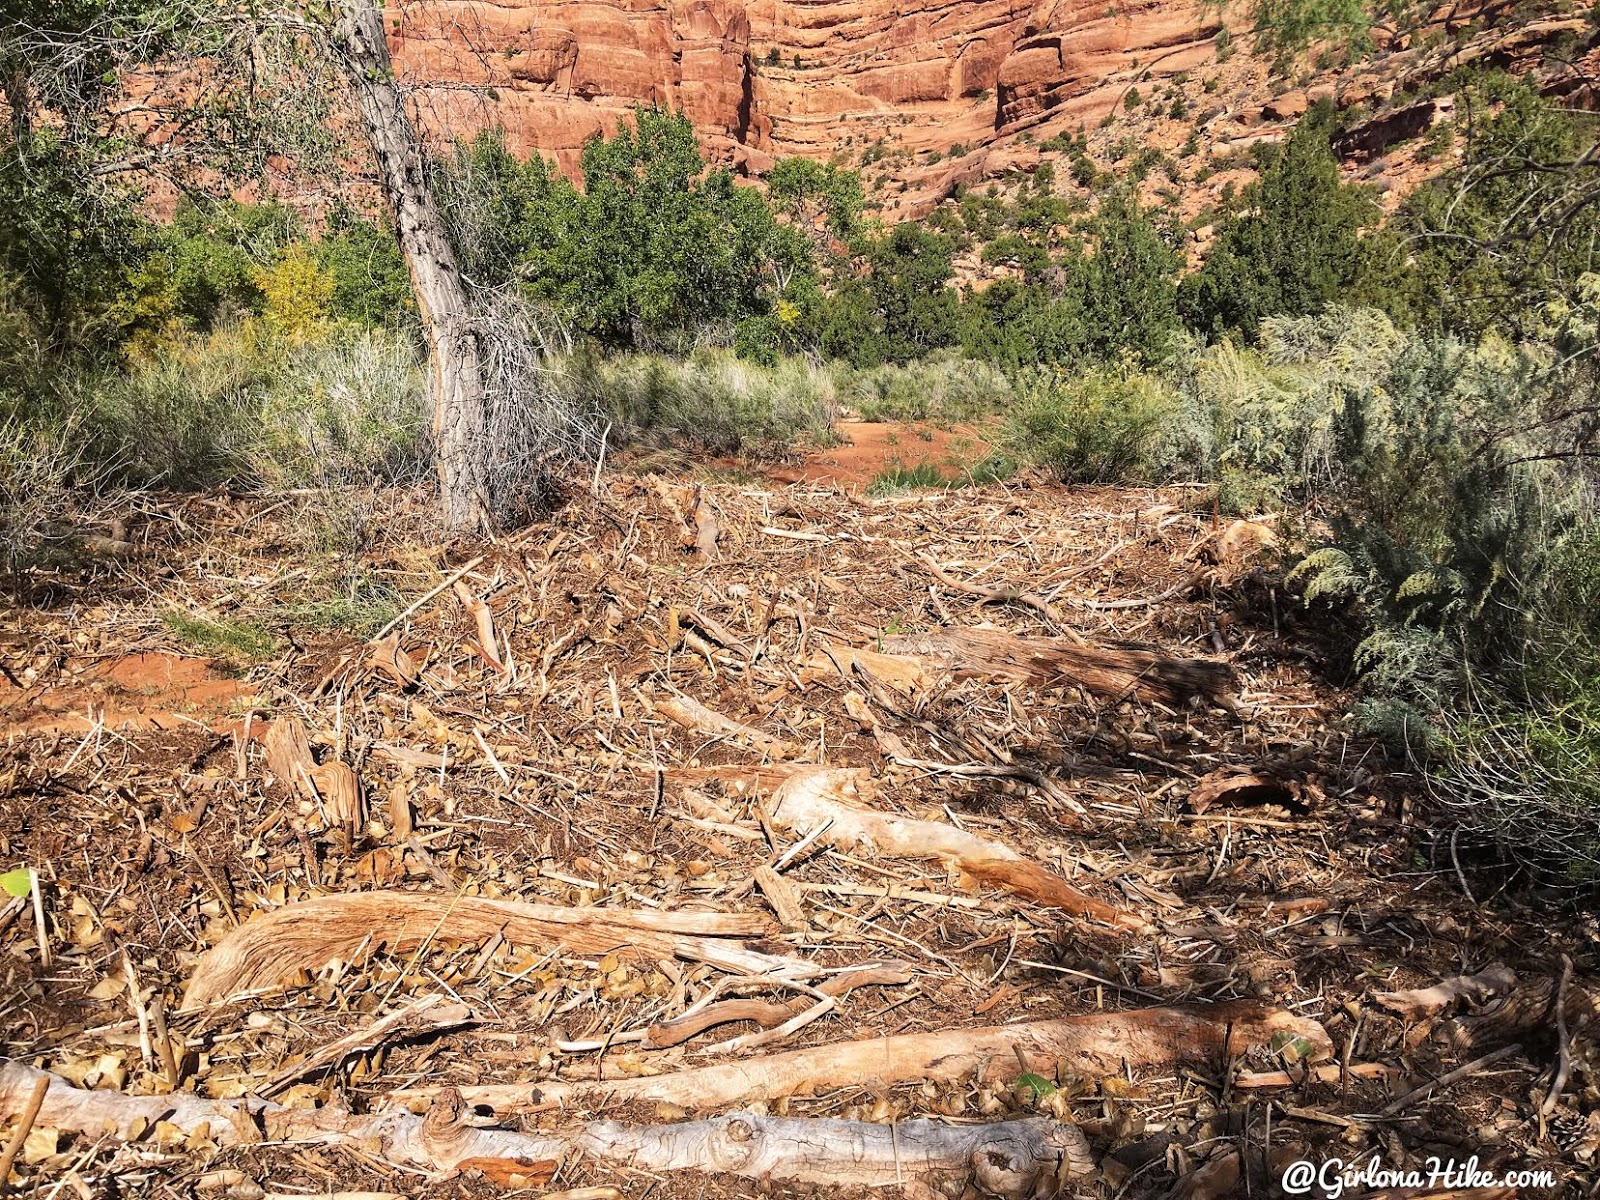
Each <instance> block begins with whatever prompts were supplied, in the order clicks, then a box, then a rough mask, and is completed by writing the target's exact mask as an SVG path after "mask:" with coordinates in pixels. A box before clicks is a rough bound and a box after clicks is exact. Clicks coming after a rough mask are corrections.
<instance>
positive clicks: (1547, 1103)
mask: <svg viewBox="0 0 1600 1200" xmlns="http://www.w3.org/2000/svg"><path fill="white" fill-rule="evenodd" d="M1571 982H1572V959H1571V958H1569V957H1567V955H1565V954H1563V955H1562V956H1561V982H1559V983H1558V984H1556V1075H1555V1078H1554V1079H1553V1080H1551V1081H1550V1090H1549V1091H1548V1092H1546V1093H1545V1094H1544V1103H1543V1104H1541V1105H1539V1120H1540V1122H1541V1123H1542V1122H1544V1121H1546V1120H1548V1119H1549V1117H1550V1114H1551V1113H1553V1112H1555V1110H1556V1104H1557V1103H1558V1102H1559V1101H1560V1099H1561V1090H1562V1089H1563V1088H1564V1087H1566V1086H1567V1077H1568V1076H1569V1075H1570V1074H1571V1073H1572V1049H1571V1047H1570V1046H1568V1044H1567V985H1568V984H1570V983H1571Z"/></svg>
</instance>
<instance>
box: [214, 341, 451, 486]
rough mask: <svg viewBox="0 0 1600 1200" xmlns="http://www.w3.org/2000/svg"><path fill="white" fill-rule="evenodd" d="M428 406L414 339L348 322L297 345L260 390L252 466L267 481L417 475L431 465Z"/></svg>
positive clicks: (324, 482) (335, 482)
mask: <svg viewBox="0 0 1600 1200" xmlns="http://www.w3.org/2000/svg"><path fill="white" fill-rule="evenodd" d="M427 412H428V409H427V379H426V376H425V374H424V371H423V364H422V362H421V360H420V355H419V354H418V352H417V350H416V349H415V347H413V346H412V345H411V344H410V343H409V342H408V341H405V340H403V339H401V338H399V337H397V336H396V335H394V334H389V333H385V332H382V331H355V330H349V331H345V332H342V333H339V334H335V335H333V336H330V337H328V338H325V339H323V340H321V341H317V342H309V343H304V344H300V345H296V346H294V347H292V349H290V350H289V352H288V356H287V359H286V361H285V363H284V369H283V370H282V371H281V372H279V373H277V374H276V375H274V376H273V377H272V378H271V379H270V381H269V382H268V385H267V387H266V388H265V389H264V392H263V394H262V396H261V400H260V417H259V435H258V438H257V440H256V441H255V442H254V443H253V444H252V445H251V446H250V448H249V450H248V452H247V454H246V461H247V464H248V467H249V470H250V474H251V476H252V477H253V478H254V480H255V481H256V482H257V483H258V484H260V485H261V486H263V487H265V488H268V489H271V490H282V489H290V488H329V487H339V486H343V485H347V484H354V483H367V482H369V481H371V480H374V479H377V480H383V481H402V482H405V481H411V480H415V479H417V478H418V477H420V476H423V475H425V474H426V473H427V469H428V467H427V463H428V445H427V441H428V438H427Z"/></svg>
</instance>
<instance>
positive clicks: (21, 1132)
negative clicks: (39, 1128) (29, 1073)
mask: <svg viewBox="0 0 1600 1200" xmlns="http://www.w3.org/2000/svg"><path fill="white" fill-rule="evenodd" d="M49 1090H50V1077H49V1076H48V1075H45V1076H41V1077H40V1078H38V1079H36V1080H34V1081H33V1091H32V1092H31V1093H29V1095H28V1106H27V1107H26V1108H24V1109H23V1110H22V1119H21V1120H20V1121H18V1122H17V1127H16V1129H15V1130H13V1131H12V1134H11V1140H10V1141H9V1142H7V1143H6V1149H5V1153H4V1154H0V1192H5V1191H8V1190H9V1189H10V1186H11V1166H12V1164H13V1163H15V1162H16V1161H17V1155H18V1154H20V1153H21V1152H22V1146H23V1143H24V1142H26V1141H27V1140H28V1134H30V1133H32V1132H33V1123H34V1121H36V1120H38V1118H39V1110H40V1109H41V1108H43V1107H44V1097H45V1093H46V1092H48V1091H49Z"/></svg>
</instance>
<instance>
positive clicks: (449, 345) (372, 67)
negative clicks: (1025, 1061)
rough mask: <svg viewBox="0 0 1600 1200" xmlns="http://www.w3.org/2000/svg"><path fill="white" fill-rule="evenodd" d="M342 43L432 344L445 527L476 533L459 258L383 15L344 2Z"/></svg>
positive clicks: (478, 408)
mask: <svg viewBox="0 0 1600 1200" xmlns="http://www.w3.org/2000/svg"><path fill="white" fill-rule="evenodd" d="M336 7H337V12H338V21H337V22H336V24H335V26H334V41H335V45H336V46H337V48H338V51H339V53H340V54H341V56H342V57H343V59H344V67H345V74H346V76H347V77H348V79H349V83H350V87H351V88H352V89H353V90H354V91H355V94H356V97H357V99H358V101H359V103H360V106H361V119H362V123H363V124H364V125H365V127H366V131H367V138H368V140H369V141H370V142H371V143H372V151H373V154H374V156H375V157H376V158H377V161H378V170H379V172H380V173H381V175H382V177H383V188H384V193H385V194H386V195H387V196H388V199H389V207H390V209H391V211H392V212H393V214H394V222H395V229H396V232H397V236H398V237H399V240H400V249H401V251H402V252H403V253H404V254H405V259H406V267H407V269H408V270H409V271H410V274H411V287H412V291H413V292H414V293H415V294H416V298H417V309H418V311H419V312H420V313H421V315H422V328H423V332H424V335H425V336H426V338H427V341H428V363H429V368H430V383H431V387H432V394H433V435H434V453H435V455H436V456H437V463H438V469H439V487H440V491H441V494H442V500H443V506H444V522H445V527H446V528H447V529H449V530H451V531H452V532H468V531H471V530H472V529H474V528H476V527H477V525H478V524H479V522H480V519H481V510H480V501H479V497H480V495H481V491H482V489H481V480H480V478H479V476H480V472H479V464H480V462H481V460H482V451H483V446H482V440H483V438H484V436H485V429H484V392H485V380H484V368H483V359H482V356H481V354H480V352H479V346H478V337H477V332H476V330H475V329H474V328H473V322H472V319H471V314H470V312H469V310H468V307H467V295H466V289H465V287H464V286H463V285H462V282H461V273H460V271H459V270H458V269H457V267H456V257H455V250H454V249H453V248H452V247H451V245H450V239H449V236H448V235H447V234H446V232H445V225H444V219H443V218H442V217H441V216H440V214H439V209H438V207H437V206H436V205H435V204H434V201H433V192H432V190H431V189H430V188H429V186H428V176H427V172H426V170H425V164H424V162H423V156H422V148H421V145H420V143H419V141H418V139H417V132H416V129H415V128H414V127H413V125H412V123H411V118H410V116H409V115H408V114H407V112H406V107H405V101H404V99H403V97H402V96H401V95H400V89H399V87H398V86H397V85H396V83H395V78H394V66H393V64H392V63H391V62H390V60H389V44H388V42H387V41H385V39H384V32H383V13H382V11H381V10H380V9H379V8H378V7H377V5H376V4H375V3H374V2H373V0H337V6H336Z"/></svg>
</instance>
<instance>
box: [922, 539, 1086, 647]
mask: <svg viewBox="0 0 1600 1200" xmlns="http://www.w3.org/2000/svg"><path fill="white" fill-rule="evenodd" d="M916 559H917V561H918V562H920V563H921V564H922V565H923V566H924V567H926V568H927V569H928V573H929V574H930V575H932V576H933V577H934V578H935V579H937V580H938V581H939V582H940V583H942V584H944V585H945V587H947V588H953V589H954V590H956V591H958V592H962V593H964V594H965V595H968V596H976V597H977V598H978V599H979V600H980V601H981V602H983V603H984V604H1023V605H1026V606H1027V607H1029V608H1031V609H1033V611H1034V612H1036V613H1038V614H1039V615H1040V616H1041V617H1043V618H1044V619H1045V620H1046V621H1049V622H1050V624H1052V625H1060V624H1061V616H1060V614H1059V613H1057V612H1056V610H1055V609H1054V608H1052V607H1050V602H1049V601H1048V600H1046V599H1045V598H1044V597H1043V596H1036V595H1034V594H1033V593H1032V592H1019V591H1017V590H1016V589H1015V588H986V587H982V586H980V585H978V584H975V583H967V582H965V581H964V580H960V579H957V578H955V577H954V576H952V575H950V574H949V573H948V572H946V571H945V569H944V568H943V567H941V566H940V565H939V564H938V563H936V562H934V561H933V559H931V558H929V557H927V555H925V554H918V555H917V556H916ZM1073 636H1074V638H1077V635H1076V634H1074V635H1073ZM1077 640H1078V642H1079V644H1080V645H1081V644H1082V639H1081V638H1077Z"/></svg>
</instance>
